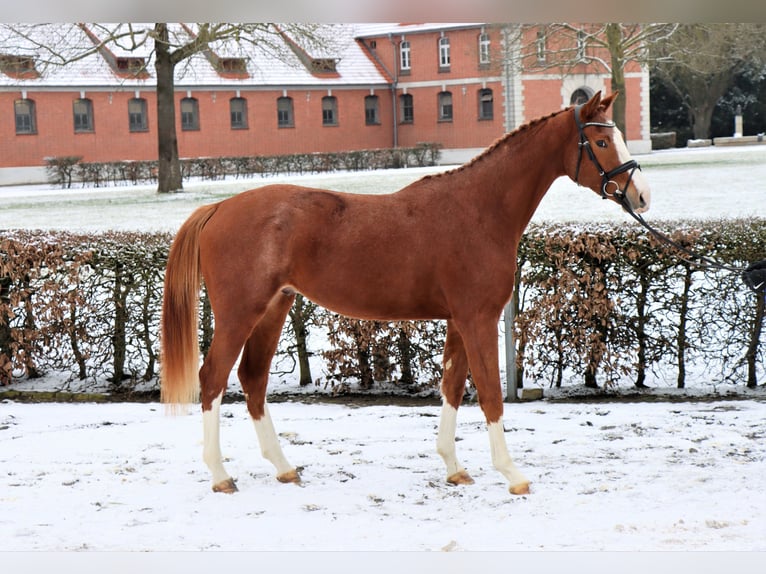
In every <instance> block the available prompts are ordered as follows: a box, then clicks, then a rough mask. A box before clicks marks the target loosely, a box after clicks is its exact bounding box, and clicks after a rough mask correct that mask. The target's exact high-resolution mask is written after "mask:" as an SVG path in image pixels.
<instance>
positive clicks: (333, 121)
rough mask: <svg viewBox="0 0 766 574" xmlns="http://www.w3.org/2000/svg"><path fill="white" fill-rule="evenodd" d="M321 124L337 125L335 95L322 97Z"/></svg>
mask: <svg viewBox="0 0 766 574" xmlns="http://www.w3.org/2000/svg"><path fill="white" fill-rule="evenodd" d="M322 125H323V126H337V125H338V99H337V98H336V97H335V96H325V97H324V98H322Z"/></svg>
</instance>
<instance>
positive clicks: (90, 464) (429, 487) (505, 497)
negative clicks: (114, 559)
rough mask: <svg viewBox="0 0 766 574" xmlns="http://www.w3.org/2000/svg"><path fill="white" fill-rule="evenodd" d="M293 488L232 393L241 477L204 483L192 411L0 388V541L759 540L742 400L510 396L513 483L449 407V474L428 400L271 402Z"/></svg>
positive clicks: (466, 543)
mask: <svg viewBox="0 0 766 574" xmlns="http://www.w3.org/2000/svg"><path fill="white" fill-rule="evenodd" d="M271 411H272V415H273V417H274V419H275V424H276V426H277V430H278V432H280V434H281V437H282V438H281V441H282V443H283V447H284V449H285V453H286V455H287V457H288V458H289V459H290V460H291V461H292V462H293V464H297V465H299V466H302V467H303V472H302V475H303V479H304V483H303V486H301V487H298V486H295V485H291V484H288V485H285V484H280V483H278V482H277V481H276V480H275V479H274V477H273V474H274V472H273V467H271V465H270V464H269V463H267V462H266V461H265V460H263V459H262V458H261V456H260V453H259V450H258V447H257V441H256V438H255V433H254V430H253V426H252V425H251V424H250V422H249V419H248V417H247V414H246V410H245V408H244V405H242V404H231V405H224V406H223V409H222V413H223V417H222V445H223V451H224V456H225V457H226V459H227V463H226V464H227V466H228V469H229V471H230V472H231V473H232V475H233V476H235V477H237V478H238V486H239V488H240V492H239V493H237V494H234V495H222V494H214V493H213V492H212V491H211V490H210V482H209V475H208V472H207V469H206V468H205V467H204V465H203V463H202V460H201V445H200V440H199V439H200V438H201V425H200V416H199V414H198V413H197V412H194V413H192V414H189V415H185V416H179V417H172V416H166V415H165V413H164V409H163V407H162V406H160V405H157V404H102V405H63V404H16V403H9V402H6V403H4V404H0V429H1V430H0V468H2V473H1V474H0V476H2V479H1V480H0V482H1V484H0V548H2V549H3V550H130V551H134V550H149V551H160V550H163V551H175V550H210V549H215V550H256V551H257V550H321V551H328V550H376V551H377V550H420V551H424V550H428V551H440V550H445V551H450V550H485V551H494V550H533V551H539V550H636V551H638V550H642V551H643V550H737V551H738V550H760V551H764V550H766V496H764V492H766V440H765V439H766V408H764V404H763V403H762V402H758V401H752V400H741V401H714V402H686V403H674V404H668V403H601V404H597V405H596V404H561V403H545V402H536V403H520V404H515V405H513V406H509V407H508V408H507V409H506V417H505V420H506V422H505V427H506V430H507V434H506V437H507V439H508V443H509V448H510V450H511V453H512V455H513V456H514V457H515V459H516V462H517V464H518V465H519V466H520V468H521V469H522V470H523V471H524V472H525V473H526V474H527V475H528V476H529V477H530V478H531V480H532V481H533V483H532V494H530V495H528V496H521V497H514V496H511V495H510V494H508V492H507V489H506V484H505V480H504V479H503V477H502V476H501V475H500V474H499V473H498V472H496V471H495V470H494V469H493V468H491V464H490V457H489V444H488V440H487V433H486V431H485V428H484V424H483V418H482V415H481V412H480V410H479V408H478V407H477V406H473V405H469V406H464V407H462V408H461V410H460V412H459V419H458V421H459V424H458V431H457V435H458V440H459V442H458V443H457V447H458V456H459V457H460V458H461V460H462V462H463V463H464V464H465V465H466V467H467V468H468V469H469V471H470V472H471V473H472V475H473V477H474V479H475V480H476V483H475V484H474V485H472V486H466V487H452V486H449V485H447V484H446V483H445V480H444V478H445V476H444V468H443V465H442V462H441V459H440V458H439V457H438V455H437V454H436V452H435V436H436V427H437V424H438V418H437V417H438V412H439V408H438V407H436V406H433V407H397V406H375V407H372V406H368V407H363V408H356V407H354V406H345V405H329V404H314V405H307V404H300V403H289V402H286V403H279V404H272V406H271Z"/></svg>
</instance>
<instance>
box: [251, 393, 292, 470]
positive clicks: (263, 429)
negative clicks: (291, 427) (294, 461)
mask: <svg viewBox="0 0 766 574" xmlns="http://www.w3.org/2000/svg"><path fill="white" fill-rule="evenodd" d="M252 420H253V425H254V426H255V434H256V435H258V444H260V446H261V454H263V458H265V459H266V460H268V461H270V462H271V464H273V465H274V467H275V468H276V469H277V476H279V475H282V474H285V473H286V472H289V471H291V470H293V469H294V468H295V467H294V466H293V465H291V464H290V463H289V462H287V459H286V458H285V455H284V453H283V452H282V447H281V446H280V445H279V438H278V437H277V433H276V431H275V430H274V423H273V422H272V420H271V414H269V407H268V405H266V404H264V405H263V416H262V417H261V418H260V419H259V420H255V419H252Z"/></svg>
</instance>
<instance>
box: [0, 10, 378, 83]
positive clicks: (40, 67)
mask: <svg viewBox="0 0 766 574" xmlns="http://www.w3.org/2000/svg"><path fill="white" fill-rule="evenodd" d="M130 29H132V31H133V34H132V35H129V34H127V32H128V31H130ZM153 29H154V24H87V25H86V26H84V27H80V26H78V25H77V24H44V25H24V24H2V25H0V56H4V55H5V56H25V57H32V58H33V59H34V62H35V70H36V71H37V72H38V73H37V74H25V75H23V76H22V75H19V74H8V73H4V70H2V69H1V67H0V89H2V90H5V91H7V90H9V89H34V88H72V89H77V88H82V89H87V88H91V89H95V88H102V89H103V88H113V89H119V88H124V89H139V88H142V89H145V88H153V87H154V86H155V83H156V74H155V70H154V41H153V40H152V39H151V38H150V37H148V35H149V32H151V31H153ZM281 29H282V31H283V32H285V33H286V34H288V37H289V38H291V39H292V40H293V41H294V43H295V46H294V48H293V49H290V48H289V47H288V45H287V43H286V42H285V41H284V40H282V39H281V38H280V37H279V36H278V35H275V34H274V33H270V35H269V36H268V37H267V36H264V37H263V38H257V37H255V35H256V34H257V33H258V31H257V29H255V28H252V29H251V28H248V30H249V32H248V33H250V34H252V35H251V36H248V37H247V40H252V39H255V40H256V41H255V43H253V42H250V41H241V42H235V41H233V40H232V41H228V42H214V43H211V45H210V48H211V52H212V56H211V54H207V56H206V55H205V54H203V53H198V54H195V55H193V56H191V57H190V58H188V59H187V60H186V61H183V62H182V63H181V64H179V65H178V66H176V77H175V81H176V86H177V87H178V88H179V89H190V88H193V87H202V86H204V87H219V86H220V87H225V86H230V87H231V86H236V87H237V88H248V87H285V88H289V87H290V86H321V85H327V86H339V85H340V86H343V85H375V84H382V85H385V84H387V81H386V78H385V77H384V76H383V75H382V74H381V73H380V71H379V70H378V69H377V68H376V66H375V64H374V63H373V62H372V61H371V60H370V58H368V57H367V55H366V54H365V53H364V51H363V49H362V47H361V46H359V45H358V43H357V42H355V41H354V38H355V27H354V26H352V25H347V24H341V25H335V26H332V28H327V27H325V29H320V30H318V32H317V33H318V34H319V35H320V36H321V35H323V34H324V37H328V38H330V40H329V41H328V42H326V43H325V44H322V43H317V42H311V41H309V40H307V39H303V38H295V37H293V36H290V35H289V34H290V33H291V32H294V31H295V29H294V27H293V25H290V24H285V25H282V27H281ZM198 31H199V28H198V27H197V26H196V25H187V26H182V25H180V24H172V25H169V32H170V42H171V43H173V44H176V45H179V44H181V43H186V42H188V41H190V40H191V39H192V38H193V37H194V34H196V33H197V32H198ZM111 34H115V35H122V36H121V39H120V40H119V41H117V42H109V43H108V44H106V43H105V45H104V48H106V55H105V53H104V52H103V50H102V53H99V51H98V49H97V44H98V41H97V40H94V37H95V38H96V39H101V41H103V40H104V39H105V38H108V37H109V36H110V35H111ZM264 34H266V32H264ZM320 48H321V49H320ZM87 52H90V54H89V55H86V56H85V57H82V54H84V53H87ZM302 54H303V57H299V56H301V55H302ZM78 55H79V56H80V57H79V59H76V56H78ZM306 55H307V56H308V60H307V58H306ZM109 57H111V58H112V60H113V61H112V62H111V64H110V62H109V61H107V60H108V59H109ZM141 58H143V68H142V69H143V73H142V74H139V75H135V74H131V73H129V70H128V68H125V70H124V72H125V73H117V72H118V71H119V70H117V71H116V70H115V66H116V64H115V62H114V60H115V59H122V60H126V59H141ZM216 58H224V59H237V58H240V59H242V60H243V65H244V66H246V73H242V74H230V73H221V70H220V69H216V67H215V63H216V62H218V63H220V62H219V60H216ZM313 59H318V60H320V61H325V62H329V61H331V62H332V66H334V69H335V71H334V72H333V73H332V74H328V73H321V70H320V71H319V73H318V72H317V69H312V66H311V65H310V64H311V63H312V62H313ZM67 60H73V61H71V62H70V63H67V64H66V65H60V64H61V63H62V62H64V61H67ZM121 65H126V66H127V64H125V62H123V63H122V64H121ZM219 67H220V66H219Z"/></svg>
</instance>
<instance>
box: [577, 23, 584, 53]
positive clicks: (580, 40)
mask: <svg viewBox="0 0 766 574" xmlns="http://www.w3.org/2000/svg"><path fill="white" fill-rule="evenodd" d="M577 59H578V60H584V59H585V32H584V31H582V30H578V31H577Z"/></svg>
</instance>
